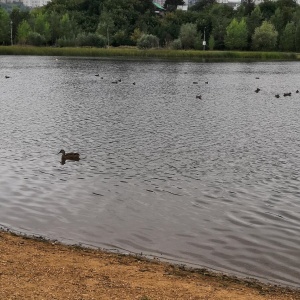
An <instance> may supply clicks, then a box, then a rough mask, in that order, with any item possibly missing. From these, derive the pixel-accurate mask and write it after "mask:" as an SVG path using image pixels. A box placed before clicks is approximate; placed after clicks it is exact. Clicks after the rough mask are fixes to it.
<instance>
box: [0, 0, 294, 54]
mask: <svg viewBox="0 0 300 300" xmlns="http://www.w3.org/2000/svg"><path fill="white" fill-rule="evenodd" d="M167 3H168V4H166V6H165V9H164V10H163V9H160V10H159V9H158V10H157V7H156V6H155V5H154V4H153V3H152V0H118V1H114V0H69V1H65V0H53V1H51V2H50V3H48V4H47V5H46V6H44V7H39V8H35V9H32V10H29V9H28V10H24V9H20V8H19V7H15V8H13V9H12V10H11V11H9V10H7V9H5V8H3V7H0V43H1V44H2V45H11V44H18V45H34V46H57V47H87V46H90V47H98V48H104V47H108V46H114V47H118V46H124V45H127V46H137V47H138V48H140V49H149V48H158V47H160V48H167V49H174V50H182V49H185V50H189V49H194V50H202V49H203V48H205V49H206V50H207V49H209V50H220V51H224V50H239V51H252V50H256V51H286V52H297V51H299V50H300V26H299V25H300V18H299V17H300V6H299V5H298V4H297V2H296V1H295V0H278V1H271V0H265V1H263V2H261V3H260V4H258V5H254V2H253V1H252V0H247V1H243V2H242V4H241V5H240V6H239V7H238V8H236V7H235V8H233V7H232V6H230V5H228V4H220V3H216V0H198V2H196V4H195V5H193V6H192V7H191V8H190V9H189V10H188V11H182V10H176V9H175V10H174V7H176V6H175V5H171V4H172V3H175V4H180V3H181V0H168V1H167ZM170 3H171V4H170Z"/></svg>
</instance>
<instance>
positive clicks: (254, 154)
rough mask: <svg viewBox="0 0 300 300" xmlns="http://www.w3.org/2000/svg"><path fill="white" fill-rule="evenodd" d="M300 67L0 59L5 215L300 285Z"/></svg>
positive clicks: (74, 240) (39, 231)
mask: <svg viewBox="0 0 300 300" xmlns="http://www.w3.org/2000/svg"><path fill="white" fill-rule="evenodd" d="M299 70H300V63H298V62H266V63H262V62H260V63H200V62H199V63H196V62H172V61H164V60H147V61H143V60H130V59H128V60H121V59H114V60H110V59H91V58H68V57H34V56H0V91H1V96H0V105H1V118H0V123H1V131H0V141H1V151H0V172H1V176H0V224H1V226H2V227H4V228H9V229H11V230H15V231H18V232H21V233H24V234H29V235H41V236H43V237H46V238H50V239H57V240H59V241H62V242H64V243H68V244H78V243H81V244H83V245H87V246H90V247H100V248H105V249H109V250H111V251H121V252H123V253H132V252H133V253H143V254H144V255H147V256H150V257H158V258H160V259H166V260H168V261H171V262H174V263H178V264H186V265H188V266H193V267H196V268H199V267H201V268H202V267H207V268H210V269H213V270H218V271H223V272H226V273H229V274H234V275H238V276H241V277H253V278H257V279H260V280H262V281H268V282H276V283H279V284H284V285H291V286H296V287H300V283H299V278H300V252H299V245H300V235H299V229H300V188H299V187H300V171H299V170H300V151H299V145H300V140H299V134H300V93H299V94H298V93H296V90H297V89H300V81H299V75H300V71H299ZM98 74H99V76H95V75H98ZM5 76H9V77H10V78H5ZM113 82H117V83H113ZM257 88H259V89H260V91H259V92H258V93H256V92H255V90H256V89H257ZM288 92H291V96H288V97H284V96H283V93H288ZM275 94H279V96H280V97H279V98H276V97H275ZM199 95H201V99H198V98H196V96H199ZM61 149H64V150H66V152H71V151H74V152H80V154H81V160H80V161H79V162H70V161H68V162H66V164H64V165H62V164H60V155H58V154H57V153H58V152H59V151H60V150H61Z"/></svg>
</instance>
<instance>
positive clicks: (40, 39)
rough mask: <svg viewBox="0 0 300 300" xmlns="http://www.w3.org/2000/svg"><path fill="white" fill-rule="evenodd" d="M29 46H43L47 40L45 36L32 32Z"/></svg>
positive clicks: (28, 40)
mask: <svg viewBox="0 0 300 300" xmlns="http://www.w3.org/2000/svg"><path fill="white" fill-rule="evenodd" d="M27 44H29V45H32V46H42V45H45V44H46V39H45V37H44V36H43V35H40V34H39V33H37V32H32V31H31V32H29V34H28V37H27Z"/></svg>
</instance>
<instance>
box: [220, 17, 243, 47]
mask: <svg viewBox="0 0 300 300" xmlns="http://www.w3.org/2000/svg"><path fill="white" fill-rule="evenodd" d="M247 38H248V32H247V25H246V21H245V19H244V18H243V19H242V20H241V21H240V22H238V21H237V19H236V18H234V19H233V20H232V21H231V23H230V24H229V25H228V26H227V28H226V36H225V40H224V42H225V46H226V48H228V49H231V50H233V49H240V50H242V49H245V48H246V47H247Z"/></svg>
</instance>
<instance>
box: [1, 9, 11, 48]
mask: <svg viewBox="0 0 300 300" xmlns="http://www.w3.org/2000/svg"><path fill="white" fill-rule="evenodd" d="M10 25H11V24H10V19H9V14H8V13H7V12H6V11H5V10H4V9H3V8H1V7H0V45H9V44H10V32H11V31H10V29H11V28H10Z"/></svg>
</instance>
